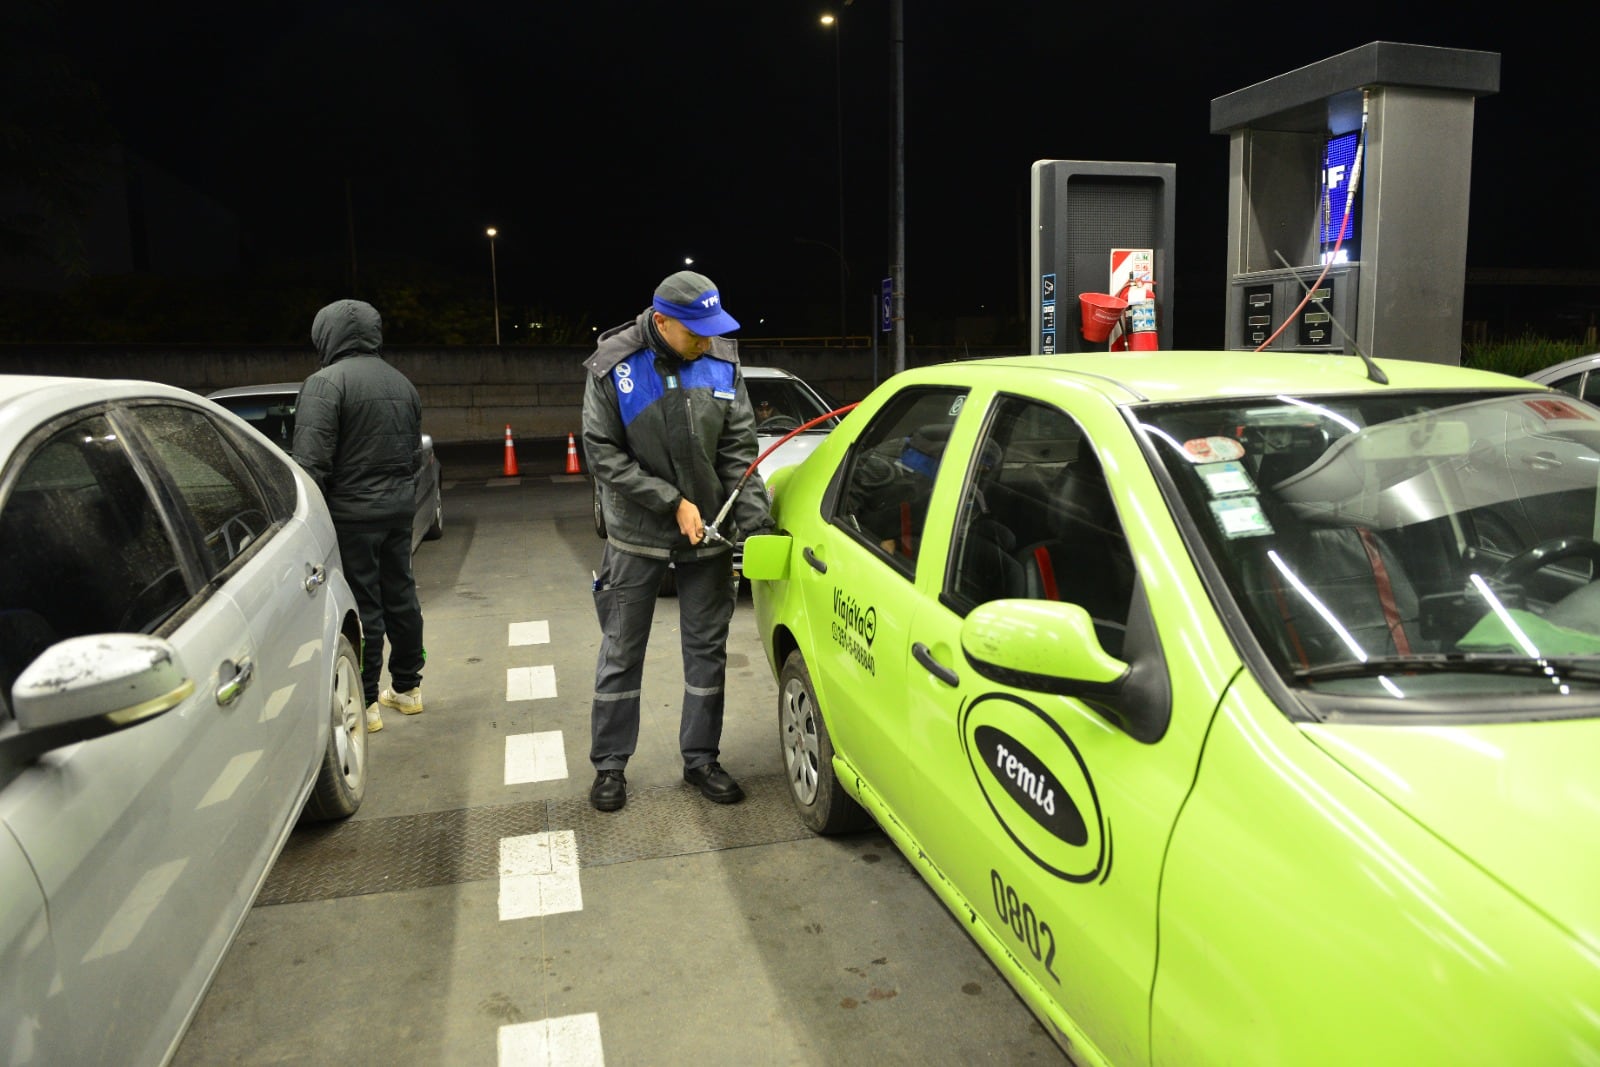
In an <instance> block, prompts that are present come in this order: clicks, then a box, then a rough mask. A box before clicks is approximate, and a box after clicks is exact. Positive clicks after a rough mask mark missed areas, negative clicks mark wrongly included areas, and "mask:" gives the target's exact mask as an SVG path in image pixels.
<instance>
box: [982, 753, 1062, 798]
mask: <svg viewBox="0 0 1600 1067" xmlns="http://www.w3.org/2000/svg"><path fill="white" fill-rule="evenodd" d="M994 766H995V770H997V771H999V772H1000V773H1001V774H1003V775H1005V776H1006V777H1007V778H1009V779H1011V780H1012V781H1013V782H1015V783H1016V785H1017V788H1018V789H1020V790H1022V792H1023V793H1024V794H1026V795H1027V797H1028V798H1029V799H1030V800H1032V801H1033V802H1034V803H1035V804H1037V805H1039V808H1040V810H1042V811H1043V812H1044V813H1045V814H1046V815H1054V814H1055V813H1056V791H1055V790H1054V789H1052V788H1050V779H1048V778H1046V777H1045V776H1044V775H1042V774H1035V773H1034V772H1033V770H1032V769H1030V768H1029V767H1028V766H1027V764H1025V763H1023V762H1022V761H1021V760H1019V759H1017V757H1015V756H1013V755H1012V754H1011V753H1010V752H1008V751H1006V746H1004V745H1001V744H996V745H995V746H994Z"/></svg>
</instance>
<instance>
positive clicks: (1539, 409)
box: [1524, 397, 1592, 422]
mask: <svg viewBox="0 0 1600 1067" xmlns="http://www.w3.org/2000/svg"><path fill="white" fill-rule="evenodd" d="M1524 403H1526V404H1527V406H1528V410H1530V411H1532V412H1533V413H1534V414H1535V415H1537V416H1539V417H1540V418H1541V419H1544V420H1545V421H1546V422H1555V421H1557V420H1561V419H1575V420H1579V421H1582V422H1590V421H1592V419H1591V418H1590V416H1589V414H1588V412H1585V411H1583V410H1581V409H1580V408H1579V407H1578V406H1577V405H1576V404H1571V403H1568V402H1567V401H1566V400H1563V399H1558V398H1554V397H1551V398H1545V397H1539V398H1538V399H1536V400H1528V401H1524Z"/></svg>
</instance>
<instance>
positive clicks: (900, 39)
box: [889, 0, 906, 373]
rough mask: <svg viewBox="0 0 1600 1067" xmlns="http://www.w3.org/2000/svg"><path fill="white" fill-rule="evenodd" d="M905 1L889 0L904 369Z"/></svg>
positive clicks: (897, 349) (896, 301)
mask: <svg viewBox="0 0 1600 1067" xmlns="http://www.w3.org/2000/svg"><path fill="white" fill-rule="evenodd" d="M903 5H904V0H889V37H890V48H891V50H892V56H891V62H892V64H893V66H894V265H893V266H892V267H891V268H890V269H889V276H890V277H891V278H892V279H894V281H893V287H894V296H893V306H894V369H895V372H896V373H899V372H900V371H903V370H905V369H906V105H905V95H906V94H905V87H906V67H905V51H906V30H905V13H904V6H903Z"/></svg>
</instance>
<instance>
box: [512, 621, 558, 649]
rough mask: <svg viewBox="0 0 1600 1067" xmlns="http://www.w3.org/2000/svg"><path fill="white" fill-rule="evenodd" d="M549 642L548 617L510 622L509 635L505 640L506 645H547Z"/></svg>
mask: <svg viewBox="0 0 1600 1067" xmlns="http://www.w3.org/2000/svg"><path fill="white" fill-rule="evenodd" d="M549 643H550V620H549V619H539V620H537V621H535V622H514V623H512V624H511V635H510V637H509V638H508V639H507V640H506V644H508V645H548V644H549Z"/></svg>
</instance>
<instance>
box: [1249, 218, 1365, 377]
mask: <svg viewBox="0 0 1600 1067" xmlns="http://www.w3.org/2000/svg"><path fill="white" fill-rule="evenodd" d="M1272 254H1273V255H1275V256H1277V257H1278V262H1279V263H1282V264H1283V265H1284V266H1285V267H1288V266H1289V261H1288V260H1287V259H1284V258H1283V253H1282V252H1280V251H1278V250H1277V249H1276V248H1274V249H1273V250H1272ZM1289 274H1290V276H1291V277H1293V278H1294V280H1295V281H1297V282H1299V283H1300V288H1301V289H1304V290H1305V293H1306V296H1310V295H1311V286H1309V285H1307V284H1306V280H1305V279H1304V278H1302V277H1300V272H1299V271H1297V270H1294V269H1293V268H1292V267H1291V268H1290V270H1289ZM1326 310H1327V312H1328V321H1329V322H1331V323H1333V328H1334V329H1336V330H1338V331H1339V336H1340V337H1343V338H1344V339H1345V340H1346V341H1348V342H1350V350H1351V351H1352V352H1354V353H1355V354H1356V355H1358V356H1360V357H1361V362H1362V363H1365V364H1366V365H1367V380H1368V381H1374V382H1377V383H1378V384H1379V385H1388V384H1389V376H1388V375H1387V374H1385V373H1383V368H1381V367H1379V366H1378V365H1377V364H1376V363H1374V362H1373V361H1372V358H1371V357H1370V356H1368V355H1367V354H1366V353H1365V352H1363V351H1361V346H1360V345H1358V344H1356V339H1355V338H1354V337H1351V336H1350V334H1349V333H1348V332H1347V331H1346V330H1345V328H1344V323H1342V322H1340V321H1339V319H1338V317H1337V316H1335V315H1334V313H1333V308H1331V307H1330V308H1328V309H1326Z"/></svg>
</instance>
